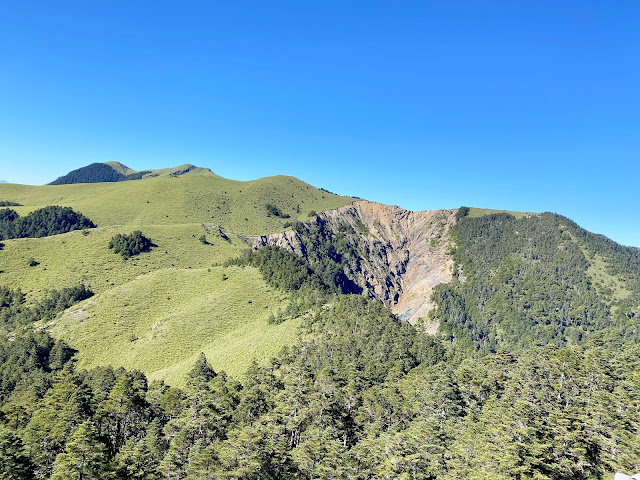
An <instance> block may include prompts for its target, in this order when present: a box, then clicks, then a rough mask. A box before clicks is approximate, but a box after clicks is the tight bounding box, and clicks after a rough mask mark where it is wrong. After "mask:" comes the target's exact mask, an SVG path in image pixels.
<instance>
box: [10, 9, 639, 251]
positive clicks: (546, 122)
mask: <svg viewBox="0 0 640 480" xmlns="http://www.w3.org/2000/svg"><path fill="white" fill-rule="evenodd" d="M639 21H640V2H638V1H637V0H633V1H624V0H621V1H616V2H606V1H603V0H600V1H596V2H590V1H575V2H573V1H562V0H553V1H545V0H532V1H526V2H525V1H517V0H505V1H495V0H494V1H489V2H487V1H424V0H422V1H403V0H395V1H393V0H385V1H376V0H367V1H348V0H342V1H339V2H338V1H336V2H333V1H324V2H305V1H291V2H280V1H270V2H266V1H255V2H245V1H241V0H239V1H230V2H215V1H214V2H211V1H202V2H193V1H182V2H164V1H153V2H144V1H135V2H131V1H127V2H124V1H122V2H121V1H114V0H109V1H82V2H79V1H78V2H75V1H64V0H63V1H61V2H49V1H47V2H45V1H43V2H30V1H24V2H3V3H2V4H1V5H0V71H1V74H0V179H6V180H8V181H11V182H16V183H29V184H41V183H46V182H49V181H51V180H53V179H55V178H56V177H57V176H59V175H62V174H64V173H66V172H67V171H69V170H71V169H74V168H78V167H81V166H84V165H87V164H89V163H92V162H101V161H109V160H118V161H120V162H122V163H125V164H127V165H129V166H130V167H132V168H134V169H137V170H142V169H146V168H161V167H168V166H176V165H178V164H181V163H194V164H196V165H198V166H206V167H209V168H211V169H212V170H214V171H215V172H216V173H218V174H220V175H222V176H224V177H227V178H233V179H239V180H245V179H253V178H258V177H261V176H265V175H275V174H287V175H294V176H296V177H299V178H301V179H303V180H305V181H307V182H309V183H312V184H314V185H317V186H320V187H324V188H327V189H329V190H331V191H335V192H338V193H341V194H350V195H357V196H360V197H363V198H367V199H370V200H376V201H380V202H384V203H391V204H398V205H400V206H403V207H405V208H410V209H414V210H419V209H420V210H421V209H433V208H443V207H457V206H460V205H470V206H479V207H491V208H504V209H511V210H528V211H547V210H550V211H555V212H558V213H561V214H563V215H566V216H568V217H570V218H572V219H574V220H575V221H577V222H578V223H580V224H581V225H582V226H584V227H585V228H588V229H589V230H592V231H595V232H598V233H603V234H605V235H607V236H609V237H611V238H613V239H614V240H617V241H619V242H621V243H624V244H629V245H636V246H640V221H639V217H640V215H639V213H640V199H639V195H640V188H639V184H640V166H639V163H638V160H639V153H640V27H639V26H638V24H639Z"/></svg>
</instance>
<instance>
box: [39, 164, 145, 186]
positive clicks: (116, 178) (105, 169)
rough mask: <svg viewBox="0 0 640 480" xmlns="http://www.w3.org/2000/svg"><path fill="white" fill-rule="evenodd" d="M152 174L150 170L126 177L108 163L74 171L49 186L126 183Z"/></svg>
mask: <svg viewBox="0 0 640 480" xmlns="http://www.w3.org/2000/svg"><path fill="white" fill-rule="evenodd" d="M149 173H151V172H150V171H149V170H143V171H142V172H136V173H130V174H129V175H124V174H122V173H120V172H118V171H117V170H116V169H115V168H113V167H112V166H110V165H107V164H106V163H92V164H91V165H87V166H86V167H82V168H78V169H76V170H72V171H70V172H69V173H67V174H66V175H63V176H62V177H59V178H57V179H55V180H54V181H53V182H51V183H50V184H49V185H69V184H72V183H102V182H124V181H127V180H139V179H141V178H142V177H144V176H145V175H147V174H149Z"/></svg>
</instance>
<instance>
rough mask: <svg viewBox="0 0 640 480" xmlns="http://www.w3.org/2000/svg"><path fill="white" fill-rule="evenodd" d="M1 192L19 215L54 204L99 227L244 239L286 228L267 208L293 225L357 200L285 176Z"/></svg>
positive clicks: (192, 178)
mask: <svg viewBox="0 0 640 480" xmlns="http://www.w3.org/2000/svg"><path fill="white" fill-rule="evenodd" d="M0 187H2V188H0V198H2V199H6V200H10V201H14V202H18V203H20V204H22V205H24V206H23V207H17V208H16V211H17V212H18V213H19V214H20V215H24V214H25V213H27V212H29V211H31V210H35V209H36V208H40V207H43V206H46V205H53V204H55V205H62V206H70V207H72V208H73V209H74V210H76V211H79V212H81V213H83V214H84V215H86V216H87V217H89V218H90V219H91V220H93V221H94V222H95V223H96V224H97V225H98V226H99V227H102V226H109V225H149V224H163V225H180V224H186V223H204V224H216V225H222V226H224V227H227V228H230V229H231V230H233V231H234V232H236V233H240V234H243V235H262V234H265V233H269V232H274V231H278V230H281V229H282V228H283V225H284V224H285V222H287V219H284V218H281V217H276V216H268V215H267V212H266V209H265V205H267V204H269V203H271V204H274V205H276V206H277V207H278V208H279V209H280V210H281V211H282V212H283V213H285V214H288V215H290V216H291V218H290V219H289V220H294V219H299V220H306V219H307V218H308V212H309V211H311V210H315V211H318V212H319V211H322V210H328V209H333V208H337V207H339V206H341V205H345V204H347V203H349V202H351V201H353V199H352V198H349V197H341V196H338V195H333V194H330V193H327V192H324V191H322V190H319V189H317V188H315V187H313V186H311V185H309V184H306V183H304V182H302V181H300V180H298V179H296V178H293V177H286V176H276V177H267V178H261V179H259V180H253V181H249V182H238V181H234V180H227V179H224V178H220V177H217V176H213V175H190V176H180V177H158V178H149V179H144V182H116V183H98V184H75V185H44V186H27V185H14V184H8V185H1V186H0ZM298 211H299V213H298Z"/></svg>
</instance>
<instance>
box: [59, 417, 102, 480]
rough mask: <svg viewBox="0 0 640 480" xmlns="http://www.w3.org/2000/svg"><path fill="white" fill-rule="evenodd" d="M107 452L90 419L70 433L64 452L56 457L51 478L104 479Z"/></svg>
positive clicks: (68, 479) (69, 479)
mask: <svg viewBox="0 0 640 480" xmlns="http://www.w3.org/2000/svg"><path fill="white" fill-rule="evenodd" d="M107 469H108V463H107V454H106V448H105V446H104V445H103V444H102V443H101V442H100V440H99V439H98V435H97V432H96V428H95V426H94V425H93V423H92V422H91V421H90V420H87V421H85V422H83V423H81V424H80V425H79V426H78V428H77V429H76V430H75V431H74V432H73V433H72V434H71V437H70V438H69V441H68V442H67V445H66V447H65V451H64V453H60V454H59V455H58V456H57V457H56V461H55V463H54V465H53V474H52V475H51V480H105V478H106V477H107V471H108V470H107Z"/></svg>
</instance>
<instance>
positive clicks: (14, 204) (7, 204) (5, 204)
mask: <svg viewBox="0 0 640 480" xmlns="http://www.w3.org/2000/svg"><path fill="white" fill-rule="evenodd" d="M21 206H22V205H21V204H19V203H17V202H10V201H8V200H0V207H21Z"/></svg>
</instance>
